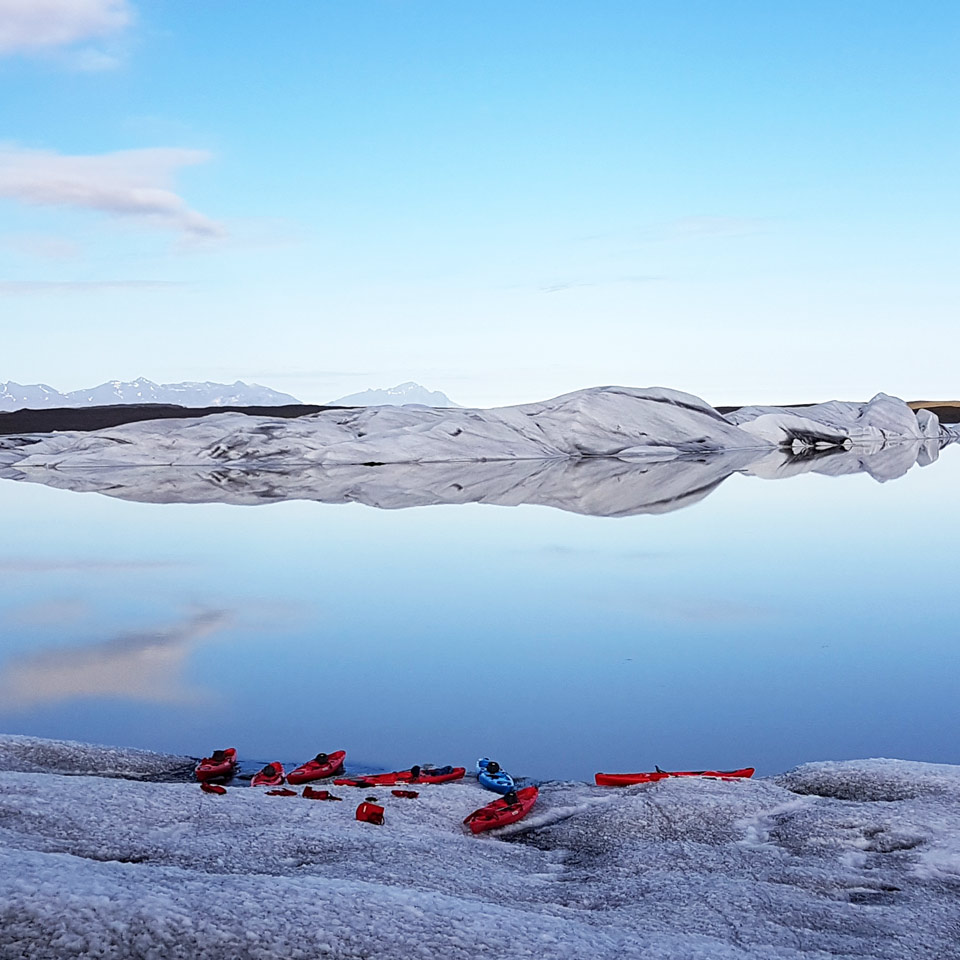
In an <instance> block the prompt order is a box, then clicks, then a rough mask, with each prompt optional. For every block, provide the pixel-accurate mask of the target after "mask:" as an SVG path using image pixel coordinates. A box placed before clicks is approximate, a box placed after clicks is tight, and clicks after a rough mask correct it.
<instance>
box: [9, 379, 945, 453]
mask: <svg viewBox="0 0 960 960" xmlns="http://www.w3.org/2000/svg"><path fill="white" fill-rule="evenodd" d="M921 413H922V414H923V415H922V416H919V417H918V415H916V414H914V413H913V411H912V410H910V408H909V407H908V406H907V405H906V404H905V403H904V402H903V401H901V400H897V399H895V398H893V397H888V396H886V395H885V394H879V395H878V396H876V397H874V399H873V400H871V401H869V402H868V403H865V404H851V403H829V404H820V405H818V406H815V407H807V408H804V409H803V412H802V415H800V414H798V413H796V412H792V411H790V410H784V409H781V410H774V409H773V408H769V409H768V408H747V411H746V412H744V411H738V413H737V414H735V415H733V416H732V417H731V418H726V417H724V416H723V415H722V414H720V413H719V412H718V411H716V410H715V409H714V408H713V407H711V406H710V405H709V404H708V403H706V402H705V401H703V400H701V399H699V398H698V397H695V396H693V395H692V394H688V393H681V392H680V391H677V390H669V389H666V388H661V387H652V388H648V389H639V388H632V387H593V388H590V389H587V390H578V391H576V392H574V393H568V394H564V395H563V396H560V397H556V398H554V399H552V400H546V401H544V402H542V403H530V404H523V405H520V406H514V407H498V408H494V409H490V410H476V409H450V408H441V409H437V408H433V409H431V408H426V407H392V406H382V407H364V408H357V409H352V410H326V411H321V412H320V413H316V414H312V415H310V416H306V417H300V418H297V419H290V420H285V419H281V418H274V417H249V416H246V415H244V414H229V413H227V414H217V415H214V416H209V417H203V418H198V419H193V420H162V421H160V420H154V421H144V422H140V423H129V424H124V425H122V426H119V427H112V428H108V429H105V430H98V431H96V432H92V433H69V432H64V433H57V434H53V435H49V436H43V437H41V438H39V442H37V443H33V444H31V445H29V446H23V447H17V448H15V449H8V450H7V451H5V452H4V454H3V459H4V462H6V463H8V464H10V463H16V464H17V466H18V467H21V468H29V467H60V466H62V465H66V464H69V465H70V466H72V467H78V466H85V465H89V466H106V465H114V466H122V465H128V466H134V465H146V464H158V465H165V466H209V465H213V464H218V465H224V466H227V465H230V464H242V465H261V464H271V463H288V464H289V463H306V464H322V465H324V466H334V465H358V464H396V463H450V462H457V461H469V462H476V461H484V460H510V461H516V460H551V459H568V460H569V459H583V458H590V457H618V458H620V459H625V460H636V459H643V460H672V459H676V458H682V457H691V456H701V455H704V454H713V453H719V452H723V451H738V450H744V449H769V448H772V447H776V446H784V445H790V444H792V445H794V447H796V446H798V445H799V446H801V447H803V446H807V447H818V446H820V447H822V446H834V447H839V446H848V445H851V444H866V445H869V446H871V447H873V448H877V447H879V446H881V445H883V444H884V443H889V442H902V441H914V442H916V441H923V440H927V439H938V438H940V437H941V430H940V426H939V423H938V421H937V418H936V416H935V415H933V414H931V413H928V412H927V411H921ZM943 436H946V435H945V434H943ZM7 445H8V446H11V445H12V444H11V443H8V444H7Z"/></svg>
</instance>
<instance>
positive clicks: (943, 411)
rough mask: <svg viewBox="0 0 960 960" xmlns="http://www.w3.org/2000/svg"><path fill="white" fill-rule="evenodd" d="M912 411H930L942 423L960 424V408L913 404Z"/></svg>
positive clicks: (949, 405) (933, 404) (950, 405)
mask: <svg viewBox="0 0 960 960" xmlns="http://www.w3.org/2000/svg"><path fill="white" fill-rule="evenodd" d="M910 409H911V410H929V411H930V412H931V413H935V414H936V415H937V419H938V420H939V421H940V422H941V423H960V406H957V405H955V404H948V405H946V406H944V405H942V404H936V403H911V404H910Z"/></svg>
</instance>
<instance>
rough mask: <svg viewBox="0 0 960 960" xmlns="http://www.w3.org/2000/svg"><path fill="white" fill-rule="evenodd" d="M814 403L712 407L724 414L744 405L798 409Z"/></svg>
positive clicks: (739, 408) (812, 405)
mask: <svg viewBox="0 0 960 960" xmlns="http://www.w3.org/2000/svg"><path fill="white" fill-rule="evenodd" d="M815 406H816V404H815V403H740V404H737V406H735V407H714V408H713V409H714V410H716V411H718V412H719V413H722V414H723V415H724V416H726V415H727V414H728V413H734V412H735V411H736V410H742V409H743V408H744V407H783V409H784V410H791V409H799V408H800V407H815Z"/></svg>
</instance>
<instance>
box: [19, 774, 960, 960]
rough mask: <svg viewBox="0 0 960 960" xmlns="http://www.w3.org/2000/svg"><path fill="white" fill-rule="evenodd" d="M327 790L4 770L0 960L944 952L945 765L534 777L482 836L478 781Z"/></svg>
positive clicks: (759, 957)
mask: <svg viewBox="0 0 960 960" xmlns="http://www.w3.org/2000/svg"><path fill="white" fill-rule="evenodd" d="M335 792H337V793H339V794H341V795H343V796H344V797H346V801H345V802H343V803H323V802H315V801H308V800H303V799H301V798H299V797H289V798H287V797H269V796H266V795H265V794H264V793H263V792H262V791H259V790H255V789H252V788H249V787H239V788H236V789H233V788H231V789H229V790H228V793H227V795H226V796H224V797H211V796H208V795H206V794H203V793H202V792H201V791H200V790H199V789H198V787H197V786H196V785H195V784H174V783H155V784H149V785H148V784H140V783H134V782H130V781H122V780H115V781H108V780H104V779H100V778H95V777H70V778H65V777H61V776H57V775H52V774H46V775H38V774H24V773H0V957H2V958H4V960H6V958H11V960H12V958H21V957H29V958H57V960H62V958H65V957H90V956H96V957H111V958H124V957H130V958H133V957H137V958H149V957H157V958H161V957H163V958H194V957H200V956H202V957H204V958H207V960H221V958H223V960H226V958H230V960H235V958H254V957H256V958H264V960H266V958H274V957H276V958H315V957H328V958H331V960H358V958H377V960H394V958H396V960H401V958H402V960H409V958H430V960H435V958H441V957H442V958H445V960H446V958H449V960H461V958H462V960H467V958H469V960H476V957H477V956H487V955H489V956H496V957H498V958H505V960H513V958H528V957H529V958H545V960H551V958H584V960H586V958H590V960H597V958H601V960H606V958H610V960H621V958H637V960H639V958H654V960H666V958H671V960H690V958H703V960H724V958H751V960H801V958H803V960H809V958H814V957H823V958H826V957H831V958H855V957H856V958H871V960H888V958H889V960H903V958H904V957H910V958H911V960H949V958H954V957H956V956H957V943H958V942H960V897H958V894H960V844H958V828H960V767H952V766H944V765H933V764H923V763H906V762H902V761H890V760H874V761H856V762H849V763H824V764H807V765H806V766H804V767H801V768H799V769H798V770H796V771H793V772H791V773H789V774H786V775H784V776H783V777H780V778H777V779H775V780H758V781H745V782H737V783H722V782H717V781H691V780H687V781H681V780H677V781H672V782H670V781H668V782H664V783H658V784H647V785H643V786H638V787H632V788H628V789H624V790H616V789H613V790H610V789H603V788H598V787H594V786H589V785H586V784H582V783H558V782H548V783H545V784H542V785H541V795H540V800H539V802H538V804H537V807H536V808H535V809H534V812H533V814H531V816H530V817H529V818H528V819H527V820H525V821H523V822H521V823H519V824H516V825H514V826H513V827H512V828H508V830H507V831H504V832H502V833H501V834H500V835H499V836H494V835H487V836H484V837H473V836H470V835H468V834H466V833H465V832H464V830H463V827H462V826H461V823H460V822H461V820H462V818H463V817H464V816H465V815H466V814H467V813H469V812H470V811H471V810H473V809H475V808H476V807H478V806H480V805H481V804H483V803H485V802H488V801H489V799H490V794H489V792H487V791H484V790H482V789H481V788H480V787H479V786H478V785H477V784H476V783H474V782H470V781H464V782H461V783H455V784H446V785H440V786H433V787H430V786H427V787H422V788H420V797H419V798H418V799H417V800H404V799H396V798H394V797H392V795H391V794H390V793H389V791H384V790H378V791H375V792H374V795H376V796H378V798H379V800H380V801H381V802H382V803H383V805H384V806H385V808H386V821H385V823H384V824H383V826H380V827H377V826H373V825H371V824H366V823H359V822H357V821H356V820H354V819H353V813H354V809H355V806H356V803H357V802H359V800H360V799H362V797H363V796H365V795H366V794H367V793H369V792H370V791H359V790H351V789H350V788H343V789H337V788H335ZM505 840H509V841H510V842H504V841H505Z"/></svg>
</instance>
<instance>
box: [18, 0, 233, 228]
mask: <svg viewBox="0 0 960 960" xmlns="http://www.w3.org/2000/svg"><path fill="white" fill-rule="evenodd" d="M2 2H3V0H0V3H2ZM209 159H210V154H209V153H207V152H206V151H203V150H181V149H177V148H164V147H157V148H153V149H147V150H120V151H117V152H116V153H104V154H100V155H97V156H66V155H64V154H59V153H54V152H53V151H48V150H28V149H24V148H21V147H16V146H6V147H0V196H2V197H11V198H13V199H15V200H19V201H20V202H21V203H27V204H32V205H35V206H45V207H78V208H81V209H87V210H97V211H100V212H102V213H107V214H110V215H111V216H114V217H122V218H132V219H136V220H140V221H141V222H143V223H145V224H151V225H154V226H157V227H162V228H165V229H170V230H176V231H178V232H179V233H182V234H186V235H188V236H192V237H197V238H211V237H220V236H223V234H224V230H223V227H222V226H221V225H220V224H218V223H216V222H214V221H213V220H211V219H209V218H208V217H205V216H204V215H203V214H201V213H198V212H197V211H196V210H192V209H191V208H190V207H189V206H188V205H187V203H186V201H185V200H184V199H183V198H182V197H180V196H179V195H178V194H176V193H175V192H174V191H173V190H172V189H171V181H172V179H173V175H174V173H175V171H177V170H178V169H179V168H180V167H185V166H190V165H192V164H197V163H203V162H205V161H206V160H209Z"/></svg>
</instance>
